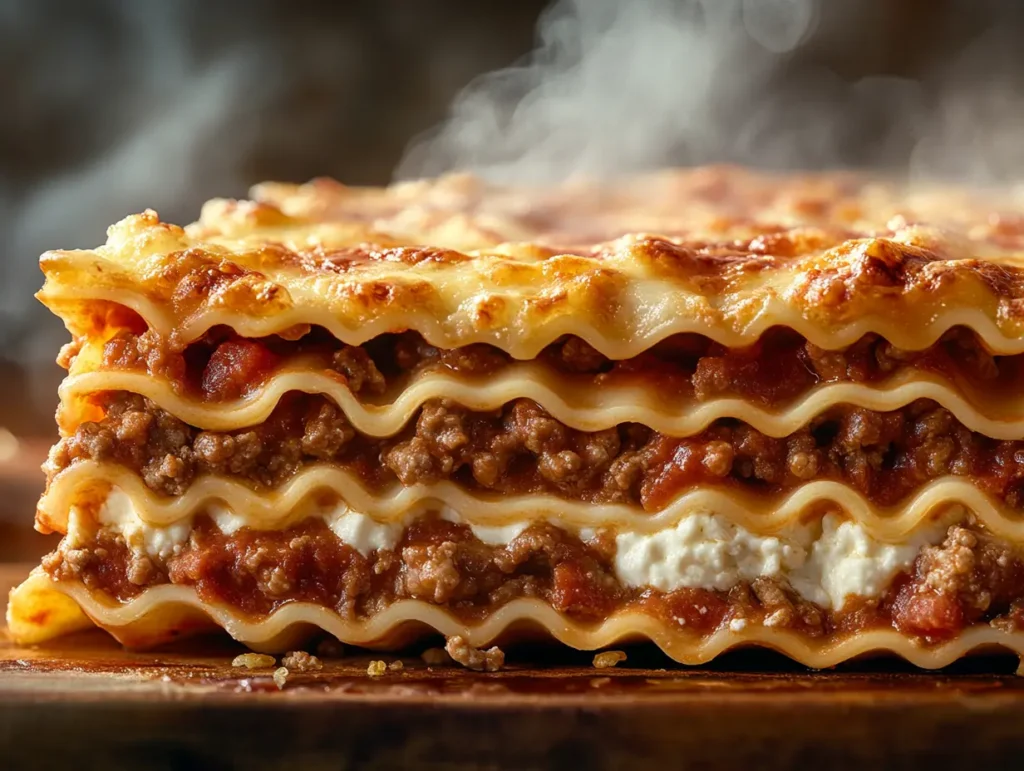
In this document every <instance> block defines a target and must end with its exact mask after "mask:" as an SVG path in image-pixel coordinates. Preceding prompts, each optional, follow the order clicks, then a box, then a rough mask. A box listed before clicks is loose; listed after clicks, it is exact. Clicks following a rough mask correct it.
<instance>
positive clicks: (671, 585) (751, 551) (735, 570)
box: [615, 513, 810, 592]
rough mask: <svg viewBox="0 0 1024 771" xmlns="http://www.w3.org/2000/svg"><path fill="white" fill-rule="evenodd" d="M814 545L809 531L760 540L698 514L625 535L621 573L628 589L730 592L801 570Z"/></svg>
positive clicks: (618, 563) (619, 543)
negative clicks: (744, 583)
mask: <svg viewBox="0 0 1024 771" xmlns="http://www.w3.org/2000/svg"><path fill="white" fill-rule="evenodd" d="M809 542H810V531H809V530H808V528H806V527H795V528H791V529H790V531H789V532H788V535H787V536H786V537H781V536H758V535H754V534H753V533H751V532H750V531H749V530H746V529H744V528H742V527H738V526H736V525H734V524H732V523H731V522H729V520H727V519H726V518H725V517H722V516H720V515H717V514H705V513H697V514H691V515H689V516H687V517H685V518H683V519H682V520H680V522H679V524H677V525H676V526H675V527H671V528H667V529H665V530H661V531H659V532H656V533H634V532H628V531H627V532H620V533H619V534H618V535H617V536H616V538H615V543H616V547H617V548H616V555H615V572H616V574H617V576H618V578H619V580H620V581H622V583H624V584H625V585H626V586H634V587H646V586H650V587H653V588H655V589H660V590H661V591H663V592H671V591H673V590H675V589H682V588H695V589H697V588H699V589H717V590H719V591H725V590H727V589H729V588H731V587H733V586H735V585H736V584H737V583H740V582H741V581H752V580H754V579H755V578H757V577H758V576H779V575H781V574H782V573H783V572H785V571H788V570H793V569H795V568H797V567H799V566H800V565H802V564H803V562H804V560H805V559H806V556H807V545H808V544H809Z"/></svg>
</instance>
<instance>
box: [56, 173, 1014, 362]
mask: <svg viewBox="0 0 1024 771" xmlns="http://www.w3.org/2000/svg"><path fill="white" fill-rule="evenodd" d="M255 192H256V195H257V196H258V197H260V198H262V199H263V200H261V201H257V202H236V201H212V202H210V203H209V204H207V206H206V207H205V208H204V211H203V215H202V218H201V219H200V220H199V222H197V223H195V224H193V225H190V226H188V227H187V228H179V227H176V226H173V225H168V224H166V223H163V222H161V221H160V220H159V218H158V217H157V215H156V214H155V213H154V212H151V211H150V212H146V213H144V214H141V215H136V216H133V217H128V218H127V219H125V220H122V221H121V222H120V223H118V224H117V225H115V226H114V227H112V228H111V230H110V232H109V239H108V242H107V244H106V245H105V246H103V247H99V248H98V249H96V250H93V251H76V252H51V253H48V254H47V255H44V257H43V260H42V267H43V271H44V272H45V273H46V276H47V281H46V285H45V287H44V288H43V290H42V292H41V293H40V297H41V299H42V300H43V301H44V302H45V303H47V305H49V306H50V307H51V308H53V309H54V310H55V311H56V312H57V313H59V314H60V315H62V316H63V317H64V318H65V320H66V321H67V322H68V324H69V326H70V327H71V329H72V330H73V331H74V332H77V333H87V332H88V331H90V330H89V326H90V323H92V320H91V316H92V315H94V314H91V313H90V311H89V306H90V301H94V300H97V299H114V300H117V301H120V302H123V303H125V304H127V305H130V306H131V307H133V308H134V309H135V310H137V311H138V312H140V313H141V314H142V315H143V316H144V317H145V318H146V319H147V321H148V322H149V323H150V324H151V325H153V326H154V327H155V328H157V329H158V330H160V331H162V332H166V333H170V332H171V331H173V330H177V331H178V332H179V334H180V336H181V337H182V338H183V339H184V340H188V339H194V338H195V337H196V336H198V335H199V334H201V333H202V332H204V331H205V330H206V329H208V328H209V327H211V326H213V325H215V324H220V323H223V324H229V325H231V326H233V327H235V328H236V329H238V330H239V332H240V333H242V334H245V335H247V336H255V335H259V334H268V333H271V332H277V331H281V330H283V329H286V328H289V327H292V326H293V325H295V324H301V323H318V324H322V325H324V326H326V327H327V328H328V329H330V330H331V331H332V332H333V333H334V334H335V335H336V336H338V337H339V338H341V339H343V340H344V341H345V342H348V343H360V342H363V341H364V340H366V339H369V338H371V337H374V336H376V335H378V334H380V333H383V332H388V331H396V330H403V329H416V330H418V331H421V332H422V333H423V334H424V336H425V337H427V339H428V340H429V341H430V342H432V343H434V344H436V345H439V346H441V347H446V348H450V347H456V346H459V345H466V344H469V343H473V342H489V343H492V344H495V345H497V346H499V347H501V348H503V349H505V350H506V351H509V352H510V353H512V354H513V355H514V356H516V357H520V358H527V357H532V356H533V355H535V354H536V353H537V351H538V350H540V348H542V347H543V346H544V345H546V344H547V343H550V342H551V341H552V340H553V339H555V338H557V337H558V336H560V335H562V334H566V333H575V334H578V335H579V336H580V337H582V338H584V339H585V340H587V341H588V342H590V343H592V344H593V345H594V346H595V347H596V348H598V349H599V350H601V351H602V352H604V353H606V354H608V355H609V356H612V357H613V358H621V357H624V356H628V355H634V354H635V353H637V352H639V351H641V350H643V349H645V348H647V347H649V346H650V345H651V344H652V343H653V342H655V341H657V340H659V339H662V338H664V337H666V336H667V335H668V334H671V333H673V332H681V331H699V332H702V333H705V334H708V335H709V336H711V337H713V338H715V339H718V340H720V341H721V342H724V343H726V344H729V345H738V344H741V343H743V342H750V341H751V340H752V339H753V338H756V337H757V336H758V335H759V334H760V333H761V332H763V331H764V330H765V329H767V328H768V327H770V326H773V325H785V326H791V327H793V328H795V329H797V330H798V331H799V332H801V333H802V334H804V335H805V336H806V337H808V339H810V340H811V341H812V342H813V343H815V344H818V345H821V346H822V347H826V348H835V347H838V346H841V345H845V344H848V343H850V342H852V341H853V340H854V339H856V338H857V337H859V336H860V335H862V334H864V333H865V332H868V331H876V332H878V333H880V334H882V335H883V336H884V337H886V338H888V339H890V340H891V341H892V342H894V343H895V344H897V345H900V346H902V347H906V348H921V347H924V346H926V345H928V344H929V343H931V342H933V341H934V340H935V339H936V338H937V337H938V335H939V334H941V333H942V332H943V331H945V330H946V329H948V328H949V327H950V326H952V325H954V324H966V325H968V326H972V327H974V328H975V329H977V331H978V332H979V333H980V334H981V336H982V337H983V338H984V339H985V340H986V342H987V343H988V344H989V345H990V346H991V347H992V348H993V349H995V350H998V351H1010V350H1013V351H1019V350H1024V342H1022V337H1024V303H1022V300H1024V225H1021V224H1020V223H1018V224H1016V225H1015V224H1014V223H1013V221H1012V220H1011V219H1010V218H1009V217H1008V216H1007V215H1006V212H1007V211H1012V210H1013V209H1014V207H1015V206H1019V202H1017V201H1015V200H1014V197H1013V195H1011V194H1010V193H1004V194H1001V195H996V194H994V193H985V194H982V193H977V194H976V195H975V196H973V197H966V196H967V195H968V193H967V192H966V191H959V190H953V189H945V188H933V189H931V190H930V191H928V193H927V195H926V194H923V193H920V192H916V191H910V190H904V189H901V188H899V187H898V186H895V185H888V184H882V183H878V182H872V181H870V180H863V179H858V178H855V177H852V176H849V175H832V176H828V175H822V176H812V175H804V176H790V177H774V176H770V175H756V174H753V173H751V172H746V171H741V170H738V169H700V170H693V171H676V172H671V173H665V174H661V175H656V176H652V177H648V178H645V179H642V180H634V181H631V182H629V183H623V184H621V185H619V186H616V187H615V188H614V189H608V188H605V189H597V188H590V187H585V186H577V187H576V188H573V187H565V188H560V189H556V190H549V191H529V190H507V189H493V188H487V187H485V186H484V185H483V184H482V183H480V182H478V181H476V180H472V179H467V178H463V177H455V178H443V179H440V180H437V181H433V182H422V183H415V184H412V185H409V184H404V185H396V186H392V187H390V188H384V189H364V190H353V189H349V188H345V187H343V186H340V185H338V184H337V183H329V182H325V181H316V182H313V183H309V184H308V185H304V186H298V187H295V186H286V185H265V186H262V187H260V188H258V189H257V190H256V191H255ZM937 225H941V226H942V228H945V229H940V228H939V227H937ZM93 304H94V303H93Z"/></svg>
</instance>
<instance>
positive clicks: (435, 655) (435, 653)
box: [420, 648, 452, 667]
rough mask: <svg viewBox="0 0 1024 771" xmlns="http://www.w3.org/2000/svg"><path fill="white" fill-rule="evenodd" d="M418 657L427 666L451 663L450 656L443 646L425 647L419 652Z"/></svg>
mask: <svg viewBox="0 0 1024 771" xmlns="http://www.w3.org/2000/svg"><path fill="white" fill-rule="evenodd" d="M420 658H421V659H423V663H424V664H426V665H427V666H428V667H443V666H444V665H445V664H451V663H452V657H451V656H449V655H448V651H446V650H445V649H444V648H427V649H426V650H425V651H423V653H421V654H420Z"/></svg>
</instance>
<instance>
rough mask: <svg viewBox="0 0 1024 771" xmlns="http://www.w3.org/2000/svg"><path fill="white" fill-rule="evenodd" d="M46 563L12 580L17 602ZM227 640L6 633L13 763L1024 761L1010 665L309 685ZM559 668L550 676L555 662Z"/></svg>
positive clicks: (4, 728)
mask: <svg viewBox="0 0 1024 771" xmlns="http://www.w3.org/2000/svg"><path fill="white" fill-rule="evenodd" d="M25 572H27V567H18V568H11V567H7V568H3V567H2V566H0V588H5V586H4V585H10V584H11V583H13V582H14V581H15V580H17V579H18V578H20V577H21V576H22V575H24V574H25ZM241 650H242V649H241V648H239V647H238V646H236V645H235V644H234V643H232V642H231V641H229V640H226V639H222V638H215V639H206V640H194V641H191V642H186V643H182V644H180V645H178V646H176V647H175V648H173V649H165V650H162V651H159V652H146V653H142V652H130V651H125V650H122V649H121V648H120V647H118V646H117V645H115V644H114V643H113V642H112V641H111V640H110V639H109V638H107V637H106V636H105V635H104V634H102V633H100V632H98V631H96V632H88V633H84V634H80V635H76V636H73V637H70V638H66V639H64V640H61V641H59V642H56V643H53V644H51V645H47V646H45V647H39V648H22V647H18V646H16V645H14V644H13V643H12V642H10V641H9V640H7V639H6V638H2V639H0V759H2V760H0V768H4V769H8V768H18V767H26V768H49V767H52V768H62V769H72V768H73V769H75V770H76V771H78V769H89V768H97V769H116V768H138V767H143V766H145V767H147V768H167V769H171V768H173V769H179V768H181V769H185V768H204V767H209V768H240V769H277V768H281V769H284V768H289V769H303V771H304V770H305V769H319V768H332V769H347V768H395V767H398V766H402V765H406V766H409V765H412V766H415V767H424V768H431V769H449V768H451V769H455V768H458V769H461V768H481V767H483V768H491V767H496V766H498V765H501V766H508V767H517V768H534V767H542V768H580V769H587V770H588V771H590V770H591V769H606V768H621V767H630V766H637V767H646V768H659V767H662V766H666V767H673V768H675V767H680V766H687V767H693V768H716V767H723V768H732V767H737V766H739V765H740V764H744V765H747V766H749V767H751V768H758V769H763V768H786V767H793V766H796V765H800V766H807V764H808V763H813V766H812V768H813V769H819V768H827V769H832V768H880V767H897V766H899V767H905V766H906V765H907V763H908V762H909V761H915V762H919V763H921V764H922V765H924V764H927V765H929V766H931V767H933V768H934V767H935V765H936V764H938V765H939V767H946V766H947V765H950V764H952V763H957V762H962V763H966V764H968V765H969V767H975V768H979V769H990V768H996V767H1000V766H1003V765H1006V766H1011V767H1018V768H1019V767H1020V766H1021V763H1022V762H1024V761H1021V760H1020V758H1021V751H1022V750H1024V678H1019V677H1017V676H1016V675H1014V674H1013V672H1014V671H1015V668H1016V661H1015V660H1010V659H1009V658H986V659H980V658H979V659H973V660H969V661H967V662H962V663H961V664H959V665H958V666H956V667H954V668H953V669H951V670H946V671H944V672H942V673H918V672H914V671H912V670H910V669H908V668H907V667H905V666H904V665H901V664H898V663H894V662H882V663H880V662H877V661H876V662H873V663H862V664H856V665H850V666H847V667H844V668H842V669H840V670H835V671H830V672H807V671H806V670H803V669H801V668H799V667H796V666H795V665H793V664H791V663H789V662H787V661H786V660H785V659H783V658H781V657H778V656H775V655H773V654H768V653H757V652H752V651H751V652H746V653H742V652H741V653H735V654H731V655H729V656H727V657H726V658H725V659H723V660H722V661H721V662H719V663H717V664H716V665H715V666H713V667H703V668H683V667H678V666H675V665H672V664H671V663H670V662H669V661H668V660H667V659H665V658H664V657H663V656H661V654H660V653H658V652H657V651H654V650H652V649H651V648H650V647H649V646H648V647H639V648H634V649H629V659H628V661H627V662H626V663H625V665H621V666H620V667H618V668H616V669H614V670H607V669H606V670H595V669H593V668H592V667H591V666H590V664H589V662H590V658H591V657H590V656H589V655H587V654H580V653H576V652H565V651H559V650H555V649H551V648H547V649H531V650H525V651H513V652H512V655H511V656H510V666H509V667H508V668H507V669H506V670H504V671H502V672H499V673H495V674H477V673H472V672H468V671H465V670H463V669H461V668H458V667H439V668H433V669H428V668H427V667H426V666H425V665H424V664H423V662H422V661H421V660H420V659H419V658H418V657H416V656H414V655H412V654H411V653H410V655H408V656H405V657H404V658H403V662H404V665H405V668H404V670H403V671H402V672H400V673H389V674H387V675H385V676H384V677H381V678H375V679H372V678H369V677H368V676H367V674H366V667H367V663H368V661H369V660H370V659H372V658H383V659H385V660H387V661H393V660H394V659H395V658H396V657H395V656H381V655H379V654H377V655H372V656H371V655H366V654H365V653H364V652H354V655H352V656H346V657H343V658H340V659H325V666H324V669H323V671H321V672H317V673H308V674H294V673H293V674H292V676H291V677H290V678H289V680H288V682H287V683H286V684H285V687H284V689H283V690H279V689H278V688H277V686H276V685H275V684H274V682H273V680H272V678H271V670H269V669H268V670H263V671H259V672H248V671H245V670H238V669H233V668H232V667H231V660H232V658H233V657H234V656H235V655H236V654H237V653H239V652H240V651H241ZM538 662H543V666H538Z"/></svg>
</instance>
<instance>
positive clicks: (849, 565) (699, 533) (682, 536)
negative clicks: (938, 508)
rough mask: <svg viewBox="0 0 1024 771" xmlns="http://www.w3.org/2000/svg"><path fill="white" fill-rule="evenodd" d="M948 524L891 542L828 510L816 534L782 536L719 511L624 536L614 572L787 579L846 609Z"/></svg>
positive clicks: (726, 583)
mask: <svg viewBox="0 0 1024 771" xmlns="http://www.w3.org/2000/svg"><path fill="white" fill-rule="evenodd" d="M947 525H948V522H946V521H939V522H935V523H932V524H929V525H928V526H927V527H925V528H922V529H919V530H918V531H916V532H915V533H914V534H913V535H912V536H911V537H910V538H909V540H907V541H905V542H903V543H899V544H891V543H885V542H882V541H879V540H877V539H875V538H872V537H871V536H870V535H869V534H868V532H867V531H866V530H865V529H864V527H863V526H862V525H860V524H858V523H856V522H853V521H852V520H846V519H844V518H842V517H840V516H838V515H836V514H827V515H825V517H824V518H823V519H822V521H821V530H820V532H818V533H817V534H816V533H815V531H814V529H812V528H811V527H809V526H807V525H795V526H790V527H788V528H786V529H785V530H784V531H782V532H781V533H779V534H777V535H775V536H758V535H754V534H753V533H751V532H750V531H748V530H746V529H745V528H742V527H738V526H736V525H733V524H731V523H730V522H729V521H728V520H726V519H724V518H723V517H721V516H719V515H715V514H703V513H701V514H692V515H690V516H688V517H686V518H685V519H683V520H682V521H680V522H679V524H678V525H676V526H675V527H674V528H669V529H666V530H662V531H659V532H657V533H631V532H621V533H619V534H618V536H617V537H616V544H617V547H618V548H617V553H616V556H615V572H616V575H617V576H618V578H619V580H620V581H621V582H622V583H623V584H625V585H626V586H632V587H648V586H649V587H653V588H655V589H660V590H661V591H665V592H671V591H674V590H676V589H682V588H699V589H717V590H719V591H724V590H726V589H729V588H730V587H732V586H734V585H735V584H737V583H739V582H740V581H752V580H753V579H755V578H757V577H758V576H765V577H772V578H784V579H787V580H788V581H789V582H790V584H791V586H792V587H793V589H794V590H795V591H796V592H797V593H798V594H800V595H801V596H802V597H804V598H805V599H807V600H810V601H811V602H814V603H817V604H818V605H821V606H822V607H825V608H831V609H833V610H842V608H843V606H844V605H845V604H846V601H847V599H848V598H849V597H851V596H860V597H877V596H879V595H880V594H881V593H882V592H884V591H885V589H886V587H887V586H888V585H889V583H890V582H891V581H892V579H893V578H894V577H895V576H896V575H897V574H898V573H900V572H901V571H904V570H907V569H908V568H909V567H910V566H911V565H912V564H913V562H914V560H915V559H916V558H917V555H918V554H919V553H920V551H921V548H922V547H923V546H925V545H926V544H930V543H938V542H939V541H941V540H942V538H943V536H944V534H945V531H946V527H947Z"/></svg>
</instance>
